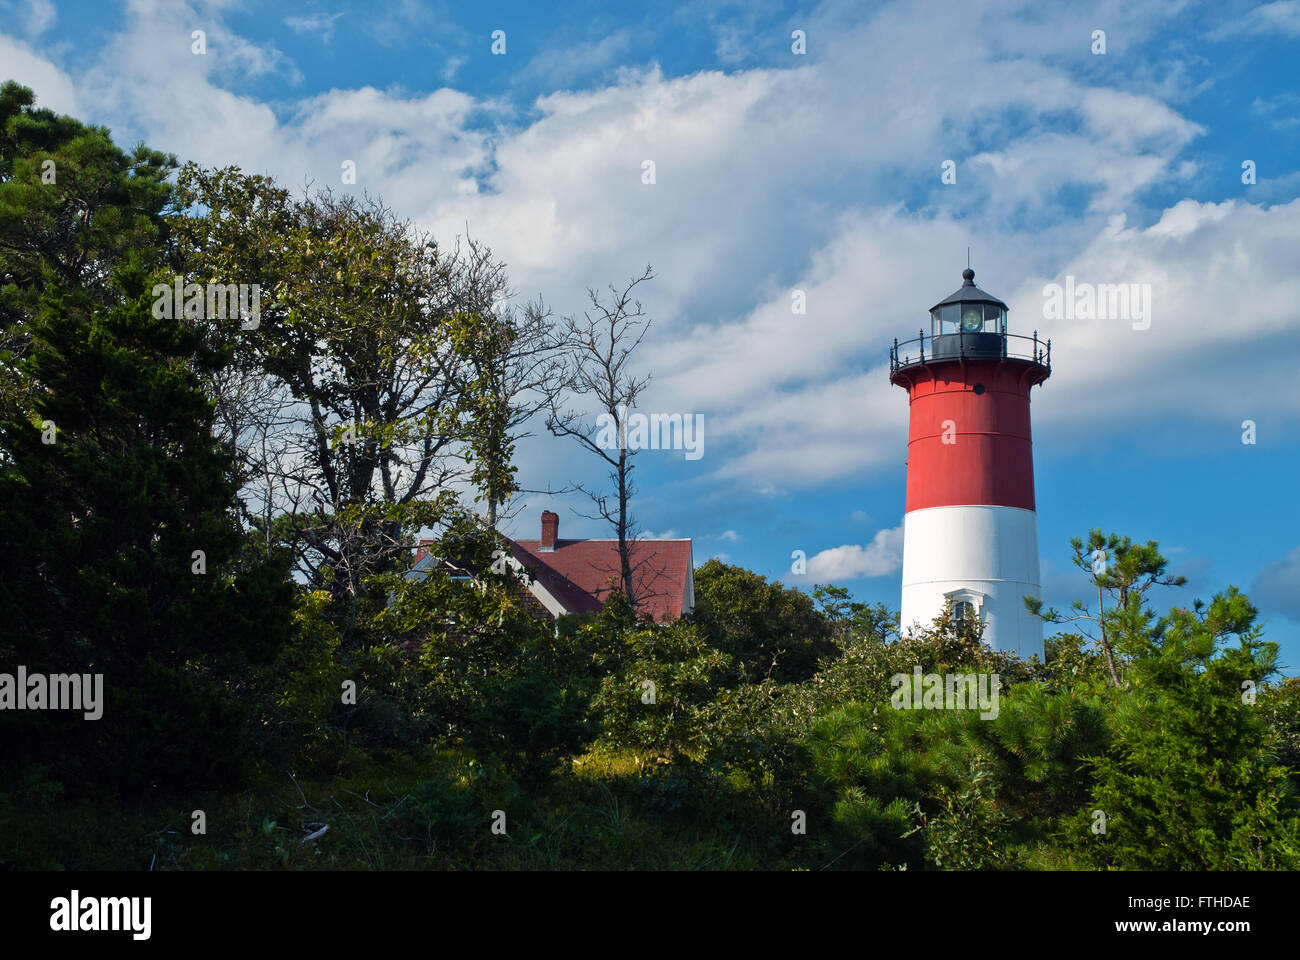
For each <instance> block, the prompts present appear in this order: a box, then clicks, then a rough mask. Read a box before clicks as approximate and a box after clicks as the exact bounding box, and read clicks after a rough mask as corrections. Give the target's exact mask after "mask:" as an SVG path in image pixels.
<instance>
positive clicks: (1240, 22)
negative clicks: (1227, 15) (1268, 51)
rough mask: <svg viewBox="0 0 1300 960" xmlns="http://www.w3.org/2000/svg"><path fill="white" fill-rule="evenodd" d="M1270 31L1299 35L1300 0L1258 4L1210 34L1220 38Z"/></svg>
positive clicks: (1287, 35)
mask: <svg viewBox="0 0 1300 960" xmlns="http://www.w3.org/2000/svg"><path fill="white" fill-rule="evenodd" d="M1270 33H1276V34H1280V35H1281V36H1284V37H1300V0H1275V2H1273V3H1263V4H1260V5H1259V6H1258V7H1255V8H1254V9H1252V10H1251V11H1250V12H1249V13H1247V14H1246V15H1245V16H1242V17H1238V18H1236V19H1234V20H1232V21H1231V22H1229V23H1226V24H1224V25H1223V26H1222V27H1219V28H1217V29H1216V30H1214V31H1212V32H1211V34H1210V36H1211V37H1212V38H1213V39H1216V40H1221V39H1224V38H1226V37H1233V36H1242V35H1245V36H1260V35H1263V34H1270Z"/></svg>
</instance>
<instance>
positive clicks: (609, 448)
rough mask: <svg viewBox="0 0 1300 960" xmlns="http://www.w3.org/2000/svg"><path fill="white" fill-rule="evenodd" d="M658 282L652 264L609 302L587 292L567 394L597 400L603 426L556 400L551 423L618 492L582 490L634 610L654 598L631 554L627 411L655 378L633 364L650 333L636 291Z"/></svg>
mask: <svg viewBox="0 0 1300 960" xmlns="http://www.w3.org/2000/svg"><path fill="white" fill-rule="evenodd" d="M653 278H654V273H653V272H652V270H651V268H650V266H649V265H648V264H647V265H646V268H645V270H644V272H642V274H641V275H640V276H639V277H634V278H633V279H632V280H631V281H629V282H628V284H627V285H626V286H625V287H624V288H623V289H622V290H619V289H617V288H616V287H614V286H612V285H611V286H610V288H609V292H610V299H609V301H606V300H605V299H604V298H603V296H602V295H601V294H600V293H598V292H597V291H596V290H593V289H589V290H588V291H587V296H588V299H590V301H591V309H590V310H588V311H587V312H585V313H584V314H583V319H582V320H581V321H578V320H577V319H575V318H573V317H570V318H568V320H567V322H566V331H565V332H566V341H567V342H568V343H570V344H571V345H572V347H573V349H574V351H575V354H574V359H573V368H572V371H571V373H570V375H569V377H568V381H567V383H566V387H567V390H566V393H567V394H569V395H570V396H571V397H573V398H574V399H578V400H582V399H585V398H590V400H591V401H592V402H594V405H595V406H596V407H597V408H598V409H599V410H600V415H599V421H598V427H599V429H598V428H597V427H593V426H592V425H591V424H590V423H589V422H588V420H587V416H586V414H584V413H583V412H581V411H578V410H573V409H563V410H562V409H561V407H560V397H559V396H558V395H557V396H556V398H555V399H554V400H553V401H552V403H551V412H550V416H549V417H548V418H547V423H546V425H547V427H548V429H550V431H551V433H553V434H554V435H555V436H557V437H572V438H573V439H574V440H576V441H577V442H578V443H579V445H581V446H582V447H583V448H585V449H586V450H588V451H590V452H591V453H593V454H595V455H596V456H598V457H600V459H601V460H603V461H605V463H606V464H608V466H609V468H610V474H609V480H610V483H611V485H612V486H613V492H612V493H603V492H600V491H596V490H591V489H589V488H587V487H584V486H581V485H579V486H578V489H579V490H580V491H581V492H582V493H583V494H585V495H586V496H587V497H588V498H589V499H590V500H591V502H592V503H593V504H594V506H595V509H596V515H595V516H589V517H588V519H593V520H597V519H598V520H603V521H605V522H606V523H608V524H610V526H612V527H613V528H614V533H615V535H616V536H617V538H618V562H619V569H618V570H617V571H610V572H611V574H613V573H617V577H618V581H619V585H620V587H621V589H622V591H623V594H624V595H625V596H626V597H627V599H628V601H629V602H630V603H631V604H632V606H633V607H634V608H636V607H638V606H640V605H641V604H642V603H644V602H645V600H647V599H648V598H647V597H646V596H644V595H642V594H643V591H642V590H641V588H640V582H639V581H640V580H641V579H643V578H641V577H637V576H635V575H636V574H637V573H638V572H639V568H640V567H641V566H643V565H644V563H645V561H641V562H640V563H637V562H634V560H635V558H634V556H633V554H634V552H635V543H636V534H637V526H636V522H635V521H634V520H633V519H632V514H631V501H632V497H633V496H635V495H636V488H635V487H634V486H633V484H632V471H633V468H634V463H633V459H634V458H635V457H636V455H637V452H638V451H636V450H629V449H628V446H627V418H628V411H629V410H632V409H633V408H634V407H635V406H636V402H637V399H638V398H639V397H640V396H641V392H642V391H643V390H644V389H645V388H646V386H647V385H648V384H649V383H650V376H649V375H648V374H647V375H646V376H643V377H637V376H636V374H635V373H634V372H633V370H632V369H631V367H630V365H629V364H630V360H631V357H632V353H633V351H635V350H636V348H637V347H638V346H640V345H641V341H642V340H643V339H644V338H645V335H646V333H647V332H648V331H649V329H650V321H649V320H647V319H643V317H644V314H643V312H642V309H641V301H639V300H636V299H634V294H635V292H636V288H637V287H638V286H640V285H641V284H642V283H645V282H646V281H648V280H652V279H653ZM611 498H612V500H613V502H612V503H611ZM584 516H586V515H585V514H584Z"/></svg>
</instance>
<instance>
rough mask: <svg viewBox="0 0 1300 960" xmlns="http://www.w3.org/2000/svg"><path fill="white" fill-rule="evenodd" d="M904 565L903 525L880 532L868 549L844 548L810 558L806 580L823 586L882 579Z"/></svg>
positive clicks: (846, 545)
mask: <svg viewBox="0 0 1300 960" xmlns="http://www.w3.org/2000/svg"><path fill="white" fill-rule="evenodd" d="M902 565H903V525H902V524H901V523H900V524H899V525H898V526H896V527H890V528H889V529H887V530H880V531H878V532H877V533H876V536H875V537H874V538H873V539H872V541H871V543H869V544H867V545H866V546H865V547H863V546H859V545H857V544H845V545H844V546H842V547H833V548H831V549H829V550H823V551H821V552H820V553H818V554H816V555H815V556H812V557H809V558H808V573H807V575H806V578H807V579H814V580H817V581H820V582H827V581H833V580H854V579H857V578H858V577H881V576H885V575H886V574H890V573H895V572H897V571H898V570H899V569H900V568H901V567H902Z"/></svg>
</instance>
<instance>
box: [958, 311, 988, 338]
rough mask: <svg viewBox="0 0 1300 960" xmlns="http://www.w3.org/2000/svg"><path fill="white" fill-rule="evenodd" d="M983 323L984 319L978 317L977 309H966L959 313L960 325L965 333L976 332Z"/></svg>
mask: <svg viewBox="0 0 1300 960" xmlns="http://www.w3.org/2000/svg"><path fill="white" fill-rule="evenodd" d="M983 324H984V320H983V318H981V317H980V312H979V310H967V311H966V312H964V313H963V314H962V315H961V325H962V328H963V329H964V330H965V331H966V332H967V333H974V332H976V331H977V330H979V328H980V327H981V326H983Z"/></svg>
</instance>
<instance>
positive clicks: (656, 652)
mask: <svg viewBox="0 0 1300 960" xmlns="http://www.w3.org/2000/svg"><path fill="white" fill-rule="evenodd" d="M615 656H616V659H615V663H614V664H613V669H612V670H611V671H610V673H609V674H608V675H607V676H606V677H605V678H604V679H603V680H601V682H600V689H599V692H598V693H597V694H596V696H595V698H594V700H593V701H592V706H593V708H594V709H595V710H596V711H598V712H599V715H600V718H601V725H602V728H603V729H604V731H605V736H606V737H608V738H610V739H611V740H613V741H614V742H616V743H619V744H623V745H627V746H634V747H642V748H654V749H660V750H664V751H666V752H669V753H671V752H673V751H675V750H681V749H684V748H687V747H689V746H691V745H692V744H694V743H696V741H697V739H698V737H699V735H700V732H701V725H700V723H699V718H700V714H701V712H702V711H703V709H704V708H705V707H706V706H707V704H709V703H710V702H711V701H712V700H713V698H714V697H715V696H716V695H717V693H718V691H719V690H720V689H721V687H722V686H723V684H724V683H725V682H726V681H727V680H728V679H729V678H730V677H731V676H732V673H733V670H734V664H733V660H732V658H731V657H730V656H728V655H727V654H725V653H721V652H719V651H718V650H716V649H714V648H713V647H712V646H711V645H710V644H709V643H708V642H707V641H706V640H705V639H704V638H703V637H702V636H701V635H700V632H699V630H698V629H697V628H696V627H694V626H693V625H689V624H683V623H676V624H672V625H645V626H642V627H639V628H636V629H634V630H632V632H630V633H628V634H627V635H626V636H624V637H623V639H622V642H621V646H620V649H619V650H618V652H617V654H616V655H615Z"/></svg>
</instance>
